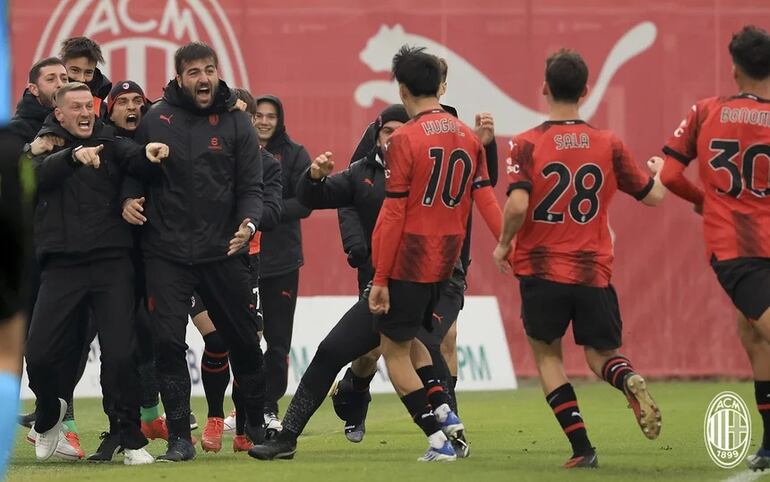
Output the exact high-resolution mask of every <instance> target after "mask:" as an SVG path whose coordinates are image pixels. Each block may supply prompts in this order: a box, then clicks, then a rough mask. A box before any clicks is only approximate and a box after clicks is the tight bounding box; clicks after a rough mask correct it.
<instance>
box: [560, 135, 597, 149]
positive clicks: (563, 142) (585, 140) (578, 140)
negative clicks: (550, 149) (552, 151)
mask: <svg viewBox="0 0 770 482" xmlns="http://www.w3.org/2000/svg"><path fill="white" fill-rule="evenodd" d="M553 142H554V144H556V150H557V151H563V150H564V149H590V148H591V140H590V139H589V137H588V134H586V133H585V132H581V133H580V135H578V134H577V133H576V132H567V133H566V134H556V135H555V136H553Z"/></svg>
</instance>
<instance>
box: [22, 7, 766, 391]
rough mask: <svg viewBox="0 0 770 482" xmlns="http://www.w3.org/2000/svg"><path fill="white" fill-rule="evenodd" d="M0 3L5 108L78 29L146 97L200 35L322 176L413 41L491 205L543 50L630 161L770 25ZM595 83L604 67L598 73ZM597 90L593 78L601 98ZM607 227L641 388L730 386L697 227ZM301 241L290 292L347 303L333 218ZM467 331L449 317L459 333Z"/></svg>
mask: <svg viewBox="0 0 770 482" xmlns="http://www.w3.org/2000/svg"><path fill="white" fill-rule="evenodd" d="M10 3H11V15H10V18H11V27H12V42H13V47H12V48H13V55H14V72H13V81H14V92H16V93H17V94H19V95H20V94H21V92H22V91H23V89H24V86H25V83H26V76H27V71H28V68H29V66H30V65H31V64H32V63H33V61H34V60H36V59H37V58H41V57H45V56H48V55H52V54H55V53H56V52H57V51H58V43H59V42H60V41H61V39H63V38H66V37H68V36H72V35H83V34H85V35H89V36H91V37H92V38H94V39H95V40H97V41H98V42H100V43H101V44H102V46H103V48H104V50H105V52H106V54H107V67H106V68H105V71H106V72H107V73H108V75H109V76H110V78H111V79H112V80H113V81H118V80H122V79H123V78H125V77H127V76H130V77H131V78H132V80H137V81H139V82H141V83H143V84H144V85H145V87H146V90H147V93H148V95H149V96H150V97H158V96H159V95H160V93H161V87H162V86H163V85H164V84H165V82H166V81H167V79H168V78H170V76H171V74H172V72H173V62H170V61H169V59H170V56H171V55H173V50H174V49H175V48H176V47H177V46H178V45H180V44H182V43H185V42H187V41H189V40H191V39H201V40H205V41H207V42H209V43H211V44H212V45H214V46H215V47H216V48H217V50H218V52H219V54H220V65H221V67H222V69H221V73H222V76H223V77H224V78H225V80H226V81H228V82H229V83H230V84H231V85H240V86H248V87H249V88H250V89H251V91H252V92H253V93H255V94H259V93H265V92H270V93H274V94H277V95H279V96H280V97H281V98H282V99H283V101H284V104H285V106H286V112H287V114H286V115H287V126H288V130H289V133H290V134H291V136H292V137H293V138H295V139H296V140H297V141H299V142H301V143H303V144H304V145H305V146H306V147H307V148H308V150H309V151H310V152H311V154H314V153H318V152H320V151H323V150H330V151H332V152H334V153H335V154H336V157H337V159H338V161H339V162H340V164H346V162H347V158H348V157H349V156H350V154H351V152H352V149H353V148H354V146H355V144H356V142H357V140H358V138H359V136H360V134H361V132H362V130H363V128H364V126H365V125H366V124H367V123H368V122H370V121H371V120H373V119H374V117H375V116H376V114H377V112H378V111H379V110H380V109H381V108H382V107H383V106H384V105H385V103H384V101H383V99H387V98H388V97H389V96H392V95H393V94H394V92H395V91H394V90H393V89H391V88H390V87H391V86H389V85H388V84H387V82H388V81H389V77H388V74H387V69H388V67H389V61H390V57H391V56H392V54H393V52H394V51H395V50H396V49H397V47H398V46H400V45H401V44H402V43H404V42H407V43H410V44H423V45H428V46H429V47H430V49H431V50H432V51H434V52H435V53H438V54H441V55H442V56H445V57H446V58H447V60H448V61H449V69H450V76H449V93H448V94H447V97H446V99H445V100H446V101H447V102H448V103H452V104H454V105H455V106H456V107H457V108H458V109H459V111H460V113H461V117H463V118H465V119H467V118H468V116H469V115H470V116H472V115H473V113H474V112H475V111H480V110H487V111H489V112H492V113H493V114H494V115H495V117H496V118H497V119H498V125H497V130H498V135H499V137H498V145H499V146H500V160H501V169H500V171H501V182H500V183H499V185H498V187H497V191H498V194H499V196H500V200H501V202H502V200H503V195H504V189H505V187H504V186H505V185H506V182H505V177H504V173H505V170H504V165H503V160H504V159H505V157H506V153H505V147H506V146H507V140H508V138H509V136H510V134H512V133H514V132H517V131H520V130H524V129H526V128H528V127H531V126H532V125H534V124H535V123H537V119H538V111H541V112H542V111H544V102H543V99H542V97H541V95H540V86H541V85H542V71H543V65H544V62H543V61H544V58H545V56H546V55H547V54H548V53H549V52H552V51H554V50H555V49H557V48H559V47H562V46H568V47H570V48H573V49H576V50H578V51H579V52H580V53H581V54H583V56H584V57H585V59H586V61H587V62H588V64H589V66H590V67H591V78H590V82H591V84H593V85H596V89H595V91H596V95H595V97H594V98H593V100H592V102H595V109H594V108H593V106H591V107H590V108H586V109H585V111H586V114H590V121H591V123H592V124H594V125H597V126H601V127H607V128H610V129H613V130H614V131H616V132H617V133H618V134H619V135H620V136H621V137H622V138H623V139H625V140H626V142H627V143H628V145H629V146H630V148H631V149H632V151H633V152H634V153H635V154H636V156H637V157H638V160H639V161H642V160H644V159H646V158H647V156H649V155H651V154H655V153H658V152H659V151H660V147H661V145H662V143H663V141H664V140H665V139H666V137H667V136H668V135H669V133H670V132H672V131H673V129H674V128H675V127H676V126H677V125H678V123H679V122H680V120H681V119H682V118H683V116H684V115H685V113H686V111H687V109H688V108H689V107H690V105H692V104H693V102H694V101H695V100H696V99H698V98H701V97H705V96H711V95H715V94H728V93H732V92H734V90H735V87H734V86H733V83H732V79H731V73H730V72H731V70H730V59H729V55H728V53H727V48H726V45H727V43H728V41H729V39H730V35H731V33H732V32H734V31H736V30H738V29H739V28H740V27H741V26H742V25H743V24H745V23H755V24H757V25H764V26H767V25H768V24H770V5H768V4H767V3H766V2H764V1H753V2H752V1H738V0H688V1H687V2H662V1H661V2H653V1H648V0H629V1H625V2H614V1H612V0H536V1H535V0H529V1H524V0H518V1H513V0H477V1H475V2H464V1H459V0H458V1H452V0H443V1H441V0H425V1H422V2H413V1H380V2H369V1H365V0H358V1H341V0H337V1H335V0H330V1H326V2H323V5H321V2H316V1H313V0H290V1H286V0H280V1H279V0H263V1H246V0H220V1H203V0H111V1H110V0H61V1H59V2H57V1H54V0H45V1H44V0H36V1H34V2H24V1H20V0H11V2H10ZM624 35H626V37H625V41H621V38H624ZM613 47H615V49H614V50H613ZM603 67H604V69H603ZM615 67H617V69H615ZM602 70H605V71H607V70H613V71H615V72H614V75H611V76H609V77H607V76H606V75H605V76H601V75H600V72H601V71H602ZM607 73H608V72H605V74H607ZM601 77H605V79H604V80H608V82H607V83H606V84H605V85H604V86H602V85H598V84H602V83H603V80H602V78H601ZM367 82H368V83H367ZM364 83H367V84H364ZM362 84H363V85H362ZM359 86H360V88H359ZM611 218H612V225H613V228H614V229H615V231H616V233H617V244H616V255H617V259H616V262H615V275H614V283H615V285H616V287H617V290H618V293H619V296H620V300H621V307H622V313H623V318H624V321H625V328H624V337H625V342H626V347H625V352H626V353H627V354H628V355H630V356H631V357H632V359H633V360H634V362H635V364H636V365H637V366H638V367H639V368H640V369H641V370H642V371H643V372H645V373H648V374H652V375H659V376H662V375H665V376H701V375H715V374H718V375H730V376H734V375H740V376H744V375H748V374H749V371H748V364H747V361H746V358H745V356H744V355H743V353H742V351H741V349H740V346H739V343H738V341H737V338H736V336H735V328H734V321H733V320H734V312H733V309H732V308H731V305H730V304H729V302H728V300H727V298H726V296H725V295H724V294H723V293H722V291H721V290H720V289H719V287H718V285H717V283H716V280H715V277H714V275H713V274H712V272H711V271H710V268H709V266H708V264H707V263H706V260H705V256H704V249H703V242H702V238H701V235H702V231H701V227H700V223H699V219H698V218H697V217H696V216H695V215H694V214H693V213H692V212H691V211H690V209H688V207H687V206H686V205H685V204H684V203H683V202H680V201H679V200H677V199H674V198H670V199H667V200H666V202H665V203H664V205H663V206H662V207H660V208H657V209H649V208H645V207H643V206H641V205H638V204H636V203H635V202H633V201H632V200H629V199H627V198H621V197H619V198H618V199H617V200H616V202H615V203H614V205H613V206H612V208H611ZM474 230H475V231H476V233H475V241H474V245H473V256H474V262H473V267H472V269H471V274H470V278H469V284H470V288H469V293H470V294H475V295H494V296H496V297H497V298H498V300H499V302H500V307H501V311H502V315H503V319H504V322H505V328H506V333H507V337H508V342H509V345H510V348H511V357H512V359H513V362H514V366H515V368H516V370H517V372H518V373H519V374H520V375H533V374H535V371H534V366H533V363H532V361H531V360H530V354H529V349H528V347H527V345H526V340H525V338H524V336H523V331H522V328H521V325H520V321H519V308H520V307H519V296H518V286H517V284H516V283H515V281H514V280H513V279H512V278H507V277H504V276H502V275H499V274H497V273H496V271H495V270H494V267H493V264H492V262H491V256H490V253H491V251H492V248H493V245H494V243H493V240H492V238H491V236H490V235H489V234H487V233H486V232H485V231H486V228H485V227H484V226H483V223H481V222H479V223H477V224H476V226H475V229H474ZM303 232H304V237H305V238H304V239H305V257H306V266H305V267H304V268H303V270H302V275H301V283H300V284H301V287H300V292H301V294H302V295H336V294H351V293H353V292H354V291H355V279H354V274H353V272H352V270H350V269H349V268H348V266H347V264H346V263H345V261H344V257H343V255H342V253H341V243H340V241H339V234H338V230H337V222H336V214H335V213H333V212H317V213H314V214H313V215H312V216H311V217H310V218H309V219H307V220H305V221H304V223H303ZM473 325H474V320H473V319H472V318H471V317H469V316H466V317H465V319H464V320H463V323H462V324H461V327H460V329H463V330H473V329H474V326H473ZM581 356H582V355H581V353H580V351H579V350H577V349H573V348H568V349H567V350H566V357H567V360H568V361H567V363H568V366H569V367H570V372H572V373H581V374H582V373H586V370H585V368H584V364H583V363H582V361H581Z"/></svg>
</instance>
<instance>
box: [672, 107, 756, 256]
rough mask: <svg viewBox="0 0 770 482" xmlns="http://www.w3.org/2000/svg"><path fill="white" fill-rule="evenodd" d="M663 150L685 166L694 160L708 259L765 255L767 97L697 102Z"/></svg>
mask: <svg viewBox="0 0 770 482" xmlns="http://www.w3.org/2000/svg"><path fill="white" fill-rule="evenodd" d="M663 152H664V153H666V154H667V155H668V156H669V157H672V158H673V159H671V161H670V162H677V161H678V162H681V163H682V164H684V165H685V166H687V165H688V164H689V163H690V161H691V160H693V159H697V160H698V164H699V165H698V167H699V171H700V178H701V181H702V183H703V189H704V193H705V196H704V200H703V235H704V237H705V240H706V249H707V255H708V257H709V258H712V257H713V258H715V259H716V260H718V261H724V260H728V259H734V258H738V257H763V258H768V257H770V101H768V100H764V99H760V98H758V97H755V96H752V95H747V94H743V95H737V96H733V97H711V98H708V99H703V100H701V101H698V102H697V103H696V104H695V105H694V106H692V109H691V110H690V113H689V115H688V116H687V118H686V119H685V120H684V121H682V123H681V124H680V125H679V127H678V128H677V129H676V131H674V135H672V136H671V138H670V139H669V140H668V141H667V142H666V145H665V147H664V148H663Z"/></svg>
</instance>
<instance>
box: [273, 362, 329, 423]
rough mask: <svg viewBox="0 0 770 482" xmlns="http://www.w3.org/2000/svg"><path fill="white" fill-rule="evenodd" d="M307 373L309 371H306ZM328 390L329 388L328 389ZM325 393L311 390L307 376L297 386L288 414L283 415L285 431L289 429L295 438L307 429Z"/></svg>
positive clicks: (287, 410)
mask: <svg viewBox="0 0 770 482" xmlns="http://www.w3.org/2000/svg"><path fill="white" fill-rule="evenodd" d="M305 373H306V374H307V372H305ZM327 390H328V389H327ZM323 399H324V397H323V395H320V396H319V395H318V394H317V393H314V392H313V390H311V388H310V387H308V386H307V383H305V377H304V376H303V377H302V380H300V382H299V386H297V391H296V392H295V393H294V396H293V397H292V398H291V403H289V406H288V407H287V408H286V414H285V415H284V417H283V422H282V425H283V431H286V430H288V431H289V432H291V433H292V434H294V436H295V438H296V436H297V435H299V434H301V433H302V431H303V430H305V425H307V423H308V422H309V421H310V417H312V416H313V414H314V413H315V412H316V410H318V407H320V406H321V403H323Z"/></svg>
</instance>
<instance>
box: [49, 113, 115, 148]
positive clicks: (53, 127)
mask: <svg viewBox="0 0 770 482" xmlns="http://www.w3.org/2000/svg"><path fill="white" fill-rule="evenodd" d="M103 128H104V123H103V122H102V120H101V119H99V117H94V128H93V130H92V131H91V137H89V138H88V139H91V138H93V137H96V136H98V135H99V134H100V133H101V131H102V129H103ZM39 134H40V135H41V136H44V135H46V134H53V135H55V136H58V137H61V138H62V139H64V144H65V145H68V144H72V143H78V142H83V141H85V140H86V139H83V138H81V137H75V136H73V135H72V134H70V133H69V131H67V129H65V128H64V127H62V125H61V124H60V123H59V121H58V120H57V119H56V117H55V116H54V115H53V114H50V115H49V116H48V117H46V119H45V122H44V123H43V128H42V129H40V133H39Z"/></svg>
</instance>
